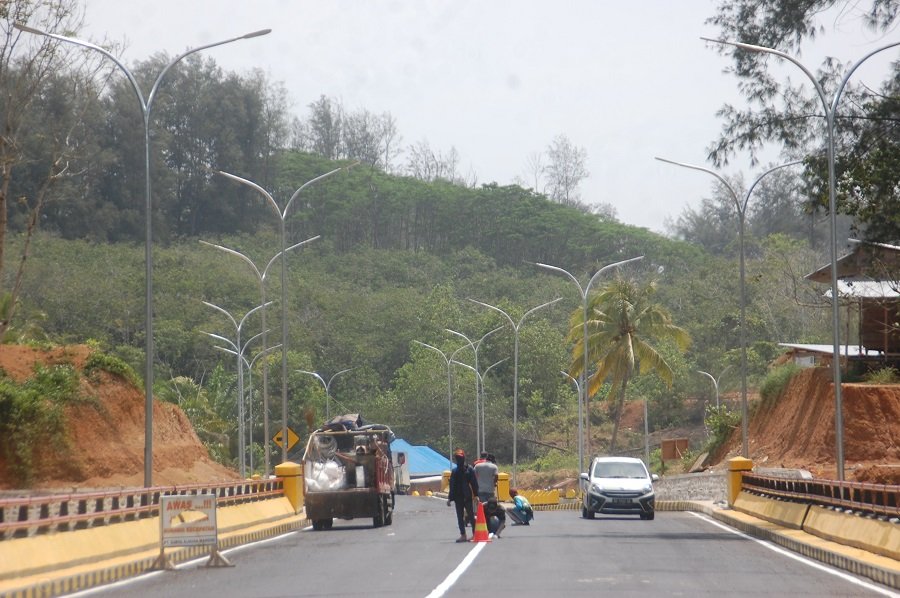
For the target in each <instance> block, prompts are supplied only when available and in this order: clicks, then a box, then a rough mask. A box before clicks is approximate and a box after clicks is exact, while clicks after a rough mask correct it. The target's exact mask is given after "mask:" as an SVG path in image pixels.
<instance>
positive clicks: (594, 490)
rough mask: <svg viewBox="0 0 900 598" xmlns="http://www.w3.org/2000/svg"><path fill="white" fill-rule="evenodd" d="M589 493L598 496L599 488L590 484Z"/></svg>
mask: <svg viewBox="0 0 900 598" xmlns="http://www.w3.org/2000/svg"><path fill="white" fill-rule="evenodd" d="M591 492H592V493H593V494H600V493H601V492H600V486H598V485H597V484H591Z"/></svg>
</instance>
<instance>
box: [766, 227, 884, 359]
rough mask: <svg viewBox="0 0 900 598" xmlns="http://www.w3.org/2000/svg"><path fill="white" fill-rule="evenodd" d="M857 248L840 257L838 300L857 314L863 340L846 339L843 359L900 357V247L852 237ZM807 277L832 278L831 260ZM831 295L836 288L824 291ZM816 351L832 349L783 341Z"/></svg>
mask: <svg viewBox="0 0 900 598" xmlns="http://www.w3.org/2000/svg"><path fill="white" fill-rule="evenodd" d="M850 242H851V243H852V244H853V245H854V247H853V250H852V251H851V252H850V253H848V254H846V255H844V256H842V257H840V258H839V259H838V260H837V277H838V295H839V296H838V300H839V301H841V302H842V304H844V305H846V306H847V309H848V316H849V311H850V309H852V308H854V307H855V308H856V309H857V313H858V316H859V317H858V330H857V337H858V339H859V340H858V343H859V344H858V345H851V344H849V339H845V343H843V345H842V351H841V352H840V354H841V356H842V359H846V360H862V361H883V362H891V363H895V362H897V361H898V360H900V247H898V246H896V245H888V244H886V243H872V242H868V241H859V240H856V239H850ZM806 278H807V279H808V280H812V281H814V282H821V283H829V284H830V283H831V264H827V265H825V266H823V267H821V268H819V269H818V270H816V271H815V272H813V273H812V274H809V275H807V276H806ZM825 295H826V296H827V297H831V289H829V290H828V292H827V293H826V294H825ZM783 345H784V346H787V347H789V348H792V349H794V350H798V351H800V352H801V353H807V354H811V355H815V354H821V353H829V354H830V353H832V352H833V348H831V347H830V346H829V347H828V348H827V351H825V350H822V349H823V346H821V345H803V346H801V345H791V344H784V343H783Z"/></svg>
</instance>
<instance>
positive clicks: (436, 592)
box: [427, 542, 487, 598]
mask: <svg viewBox="0 0 900 598" xmlns="http://www.w3.org/2000/svg"><path fill="white" fill-rule="evenodd" d="M485 546H487V542H478V543H477V544H476V545H475V547H474V548H472V550H470V551H469V554H467V555H466V558H464V559H463V560H462V562H461V563H460V564H459V565H457V566H456V569H454V570H453V571H452V572H451V573H450V575H448V576H447V578H446V579H445V580H444V581H442V582H441V584H440V585H439V586H438V587H436V588H435V589H433V590H431V593H430V594H428V597H427V598H440V597H441V596H443V595H444V594H445V593H447V590H449V589H450V588H452V587H453V584H455V583H456V580H458V579H459V577H460V576H461V575H462V574H463V573H465V572H466V569H468V568H469V565H471V564H472V563H473V562H474V561H475V557H477V556H478V553H480V552H481V551H482V549H483V548H484V547H485Z"/></svg>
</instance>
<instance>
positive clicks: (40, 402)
mask: <svg viewBox="0 0 900 598" xmlns="http://www.w3.org/2000/svg"><path fill="white" fill-rule="evenodd" d="M80 399H81V397H80V395H79V393H78V372H76V371H75V369H74V368H73V367H72V366H71V365H54V366H52V367H45V366H43V365H36V366H35V368H34V377H32V378H29V379H28V380H26V381H25V382H24V383H23V384H17V383H16V382H15V381H13V380H11V379H9V378H5V377H4V378H2V379H0V450H3V452H4V454H5V455H6V457H7V462H8V463H9V465H10V471H11V472H12V474H13V475H14V476H15V477H16V479H17V480H18V481H20V482H23V483H24V484H25V485H29V484H30V483H31V479H32V477H31V472H32V461H33V457H34V449H35V448H37V446H38V445H39V444H41V443H46V442H47V439H48V438H49V439H51V442H53V443H54V445H55V448H58V449H60V450H62V449H65V446H66V442H65V413H64V407H65V405H66V404H67V403H71V402H74V401H77V400H80Z"/></svg>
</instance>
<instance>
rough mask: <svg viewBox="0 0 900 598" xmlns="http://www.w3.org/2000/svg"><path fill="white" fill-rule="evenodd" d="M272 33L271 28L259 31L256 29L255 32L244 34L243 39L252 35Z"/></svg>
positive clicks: (258, 35)
mask: <svg viewBox="0 0 900 598" xmlns="http://www.w3.org/2000/svg"><path fill="white" fill-rule="evenodd" d="M269 33H272V30H271V29H260V30H259V31H254V32H253V33H248V34H247V35H242V36H241V39H250V38H251V37H260V36H261V35H268V34H269Z"/></svg>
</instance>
